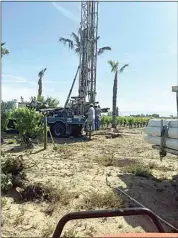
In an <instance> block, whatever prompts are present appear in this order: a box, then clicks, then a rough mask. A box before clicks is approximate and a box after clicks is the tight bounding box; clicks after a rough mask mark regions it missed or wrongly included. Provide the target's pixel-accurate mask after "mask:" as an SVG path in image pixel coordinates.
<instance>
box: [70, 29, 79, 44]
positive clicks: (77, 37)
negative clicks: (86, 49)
mask: <svg viewBox="0 0 178 238" xmlns="http://www.w3.org/2000/svg"><path fill="white" fill-rule="evenodd" d="M71 37H72V38H73V39H74V42H75V44H76V46H77V48H80V38H79V36H78V35H77V34H75V33H74V32H72V34H71Z"/></svg>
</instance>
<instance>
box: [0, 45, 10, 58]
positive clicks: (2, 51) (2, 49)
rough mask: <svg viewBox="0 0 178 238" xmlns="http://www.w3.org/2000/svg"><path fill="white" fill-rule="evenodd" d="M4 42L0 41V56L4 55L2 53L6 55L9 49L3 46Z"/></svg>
mask: <svg viewBox="0 0 178 238" xmlns="http://www.w3.org/2000/svg"><path fill="white" fill-rule="evenodd" d="M5 44H6V43H5V42H4V43H1V58H2V57H3V56H4V55H8V54H9V50H8V49H6V48H4V47H3V46H4V45H5Z"/></svg>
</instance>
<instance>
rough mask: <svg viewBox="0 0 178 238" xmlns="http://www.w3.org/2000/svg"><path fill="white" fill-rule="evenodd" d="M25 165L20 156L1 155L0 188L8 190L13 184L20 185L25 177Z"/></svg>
mask: <svg viewBox="0 0 178 238" xmlns="http://www.w3.org/2000/svg"><path fill="white" fill-rule="evenodd" d="M24 167H25V164H24V160H23V158H22V157H17V158H12V157H2V159H1V190H2V191H3V192H5V191H8V190H9V189H11V188H12V187H14V186H22V184H23V180H24V179H25V177H26V176H25V173H24V172H23V169H24Z"/></svg>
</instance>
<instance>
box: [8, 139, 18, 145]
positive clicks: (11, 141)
mask: <svg viewBox="0 0 178 238" xmlns="http://www.w3.org/2000/svg"><path fill="white" fill-rule="evenodd" d="M15 143H16V140H15V139H9V140H8V141H7V144H9V145H11V144H15Z"/></svg>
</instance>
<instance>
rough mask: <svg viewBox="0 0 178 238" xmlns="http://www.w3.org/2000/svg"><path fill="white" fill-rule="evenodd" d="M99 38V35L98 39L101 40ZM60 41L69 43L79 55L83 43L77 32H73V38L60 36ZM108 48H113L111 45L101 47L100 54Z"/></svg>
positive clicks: (70, 47)
mask: <svg viewBox="0 0 178 238" xmlns="http://www.w3.org/2000/svg"><path fill="white" fill-rule="evenodd" d="M99 38H100V37H99V36H98V37H97V40H99ZM59 42H62V43H63V44H64V45H66V44H68V47H69V49H71V50H74V52H75V53H76V54H78V55H79V53H80V46H81V43H80V38H79V36H78V35H77V34H76V33H74V32H72V34H71V39H69V38H64V37H60V38H59ZM106 50H111V47H110V46H105V47H102V48H99V49H98V55H101V54H103V53H104V52H105V51H106Z"/></svg>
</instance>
